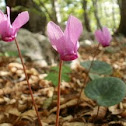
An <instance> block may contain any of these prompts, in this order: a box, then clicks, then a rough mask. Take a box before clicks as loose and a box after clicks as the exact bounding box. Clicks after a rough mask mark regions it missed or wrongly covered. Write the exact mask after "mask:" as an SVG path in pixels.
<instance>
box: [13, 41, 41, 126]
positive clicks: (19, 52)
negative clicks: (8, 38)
mask: <svg viewBox="0 0 126 126" xmlns="http://www.w3.org/2000/svg"><path fill="white" fill-rule="evenodd" d="M15 44H16V46H17V50H18V55H19V57H20V60H21V63H22V66H23V70H24V73H25V77H26V81H27V84H28V88H29V91H30V95H31V98H32V102H33V105H34V108H35V111H36V115H37V117H38V121H39V124H40V126H42V123H41V120H40V116H39V113H38V109H37V106H36V103H35V100H34V97H33V92H32V89H31V85H30V83H29V80H28V76H27V73H26V69H25V65H24V62H23V58H22V55H21V51H20V48H19V45H18V42H17V40H16V39H15Z"/></svg>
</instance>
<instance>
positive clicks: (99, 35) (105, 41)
mask: <svg viewBox="0 0 126 126" xmlns="http://www.w3.org/2000/svg"><path fill="white" fill-rule="evenodd" d="M95 38H96V40H97V41H98V42H99V43H101V44H102V46H103V47H106V46H109V44H110V41H111V39H112V37H111V34H110V32H109V30H108V28H106V27H104V28H102V29H100V30H96V32H95Z"/></svg>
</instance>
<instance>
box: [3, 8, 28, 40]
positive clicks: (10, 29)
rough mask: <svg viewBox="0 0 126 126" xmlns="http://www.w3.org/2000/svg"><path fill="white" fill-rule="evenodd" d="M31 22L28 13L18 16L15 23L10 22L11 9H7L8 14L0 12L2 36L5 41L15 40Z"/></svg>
mask: <svg viewBox="0 0 126 126" xmlns="http://www.w3.org/2000/svg"><path fill="white" fill-rule="evenodd" d="M28 20H29V14H28V12H27V11H25V12H22V13H20V14H18V16H17V18H16V19H15V21H14V22H13V23H12V25H11V22H10V8H9V7H7V14H4V13H3V12H2V11H0V36H1V39H2V40H3V41H6V42H11V41H13V40H14V39H15V37H16V35H17V32H18V30H19V29H20V28H21V27H22V26H23V25H24V24H25V23H27V22H28Z"/></svg>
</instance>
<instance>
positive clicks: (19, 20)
mask: <svg viewBox="0 0 126 126" xmlns="http://www.w3.org/2000/svg"><path fill="white" fill-rule="evenodd" d="M28 20H29V13H28V12H27V11H25V12H22V13H20V14H18V16H17V17H16V19H15V20H14V22H13V24H12V27H13V29H14V31H15V32H17V30H18V29H19V28H20V27H22V26H23V25H24V24H26V23H27V22H28Z"/></svg>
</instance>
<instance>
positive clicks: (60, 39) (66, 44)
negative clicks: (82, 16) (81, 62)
mask: <svg viewBox="0 0 126 126" xmlns="http://www.w3.org/2000/svg"><path fill="white" fill-rule="evenodd" d="M82 30H83V27H82V24H81V22H80V21H79V20H78V19H77V18H76V17H74V16H70V17H69V19H68V22H67V26H66V29H65V31H64V32H63V31H62V30H61V28H60V27H59V26H58V25H56V24H55V23H54V22H52V21H50V22H49V23H48V25H47V33H48V37H49V39H50V42H51V44H52V47H53V48H54V49H55V50H56V51H57V52H58V53H59V54H60V58H61V60H64V61H71V60H74V59H76V58H77V57H78V56H77V50H78V48H79V42H78V39H79V37H80V35H81V33H82Z"/></svg>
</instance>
